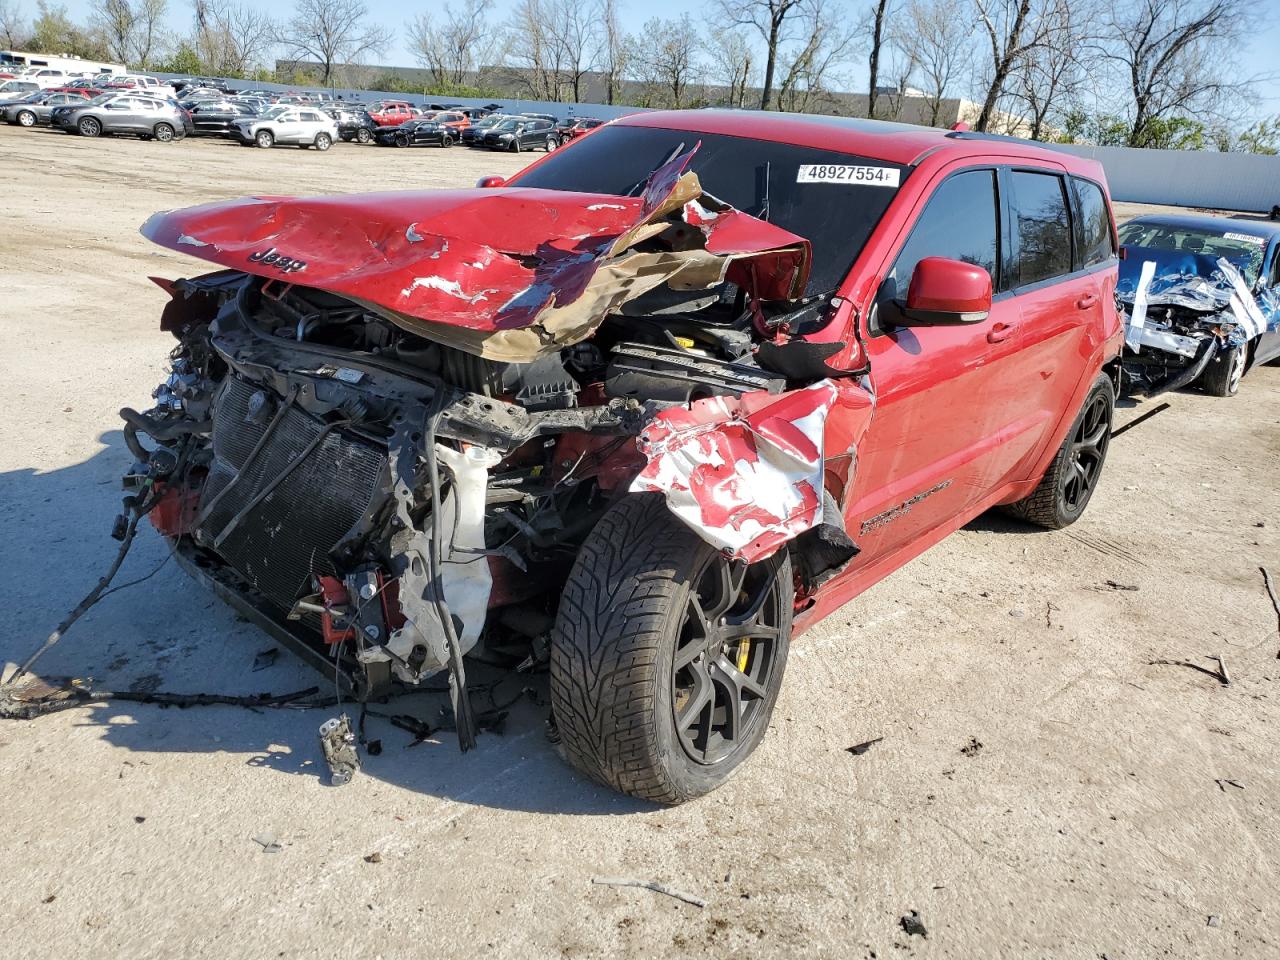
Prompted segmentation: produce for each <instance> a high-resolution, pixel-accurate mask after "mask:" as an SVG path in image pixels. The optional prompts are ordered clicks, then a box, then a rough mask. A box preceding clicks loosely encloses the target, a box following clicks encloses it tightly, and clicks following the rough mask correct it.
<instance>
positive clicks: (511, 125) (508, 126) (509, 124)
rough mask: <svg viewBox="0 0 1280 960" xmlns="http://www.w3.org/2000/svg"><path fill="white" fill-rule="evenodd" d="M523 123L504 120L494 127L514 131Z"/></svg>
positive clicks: (562, 188) (558, 188) (566, 188)
mask: <svg viewBox="0 0 1280 960" xmlns="http://www.w3.org/2000/svg"><path fill="white" fill-rule="evenodd" d="M521 122H522V121H520V120H503V121H502V122H501V123H499V124H497V125H496V126H495V127H494V129H495V130H514V129H515V128H516V127H518V126H519V125H520V123H521ZM539 186H541V184H539ZM552 189H554V190H568V189H569V188H568V187H553V188H552Z"/></svg>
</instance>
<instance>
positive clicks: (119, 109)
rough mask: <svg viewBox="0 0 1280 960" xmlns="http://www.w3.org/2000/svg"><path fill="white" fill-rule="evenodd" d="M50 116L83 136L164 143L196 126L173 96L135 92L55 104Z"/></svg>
mask: <svg viewBox="0 0 1280 960" xmlns="http://www.w3.org/2000/svg"><path fill="white" fill-rule="evenodd" d="M49 119H50V123H51V124H52V125H53V126H54V127H56V128H59V129H62V130H66V131H67V132H69V133H78V134H80V135H81V136H82V137H97V136H102V135H103V134H131V135H133V136H136V137H139V138H141V139H143V140H153V139H154V140H159V141H160V142H161V143H169V142H170V141H173V140H181V139H182V138H183V137H185V136H186V135H187V134H189V133H191V132H192V131H193V129H194V128H193V127H192V125H191V118H190V117H189V116H188V115H187V112H186V111H185V110H183V109H182V108H181V107H179V106H178V105H177V103H175V102H173V101H172V100H161V99H159V98H156V97H148V96H145V95H143V94H133V93H126V94H113V95H111V96H106V97H99V98H98V99H96V100H90V101H88V102H87V103H84V104H69V105H67V106H63V107H55V108H54V109H53V111H52V112H51V113H50V115H49Z"/></svg>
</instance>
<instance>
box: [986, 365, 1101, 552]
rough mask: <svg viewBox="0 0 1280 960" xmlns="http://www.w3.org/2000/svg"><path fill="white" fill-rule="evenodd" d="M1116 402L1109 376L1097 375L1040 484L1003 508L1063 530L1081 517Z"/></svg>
mask: <svg viewBox="0 0 1280 960" xmlns="http://www.w3.org/2000/svg"><path fill="white" fill-rule="evenodd" d="M1115 405H1116V397H1115V391H1114V389H1113V388H1112V386H1111V378H1110V377H1109V376H1107V374H1105V373H1100V374H1098V377H1097V379H1096V380H1094V382H1093V386H1092V387H1091V388H1090V389H1089V393H1088V395H1087V396H1086V397H1085V398H1084V404H1083V405H1082V406H1081V408H1080V412H1079V413H1078V414H1077V415H1076V419H1075V423H1073V424H1072V425H1071V429H1070V430H1069V431H1068V432H1067V438H1066V440H1064V441H1063V442H1062V447H1061V448H1060V449H1059V450H1058V453H1057V455H1056V456H1055V457H1054V458H1053V462H1052V463H1051V464H1049V469H1048V470H1046V471H1045V474H1044V477H1043V478H1042V479H1041V480H1040V484H1039V486H1037V487H1036V488H1035V490H1034V491H1032V493H1031V496H1029V497H1026V498H1025V499H1023V500H1018V501H1017V502H1015V503H1011V504H1008V505H1007V506H1006V507H1005V509H1006V510H1007V511H1008V512H1009V513H1012V514H1013V515H1014V516H1016V517H1019V518H1021V519H1023V520H1026V521H1027V522H1029V523H1034V524H1035V525H1036V526H1039V527H1046V528H1048V529H1050V530H1061V529H1062V528H1063V527H1068V526H1070V525H1071V524H1073V523H1075V522H1076V521H1077V520H1079V519H1080V516H1081V514H1083V513H1084V508H1085V507H1086V506H1088V504H1089V499H1090V498H1091V497H1092V496H1093V491H1094V489H1095V488H1096V487H1097V485H1098V479H1099V478H1100V477H1101V476H1102V465H1103V463H1105V462H1106V459H1107V449H1108V448H1109V447H1110V445H1111V418H1112V414H1113V413H1114V412H1115Z"/></svg>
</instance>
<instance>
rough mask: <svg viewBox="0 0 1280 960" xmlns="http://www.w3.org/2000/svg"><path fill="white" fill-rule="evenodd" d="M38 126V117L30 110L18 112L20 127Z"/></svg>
mask: <svg viewBox="0 0 1280 960" xmlns="http://www.w3.org/2000/svg"><path fill="white" fill-rule="evenodd" d="M35 125H36V115H35V114H34V113H32V112H31V111H30V110H19V111H18V126H20V127H34V126H35Z"/></svg>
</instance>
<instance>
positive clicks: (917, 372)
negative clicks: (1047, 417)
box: [845, 162, 1023, 565]
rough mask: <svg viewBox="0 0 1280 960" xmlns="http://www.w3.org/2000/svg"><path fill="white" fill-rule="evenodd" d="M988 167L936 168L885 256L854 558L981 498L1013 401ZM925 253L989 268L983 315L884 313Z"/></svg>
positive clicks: (1002, 259) (1010, 331) (1008, 304)
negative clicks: (900, 321) (932, 321)
mask: <svg viewBox="0 0 1280 960" xmlns="http://www.w3.org/2000/svg"><path fill="white" fill-rule="evenodd" d="M999 186H1000V179H999V176H998V170H997V168H996V166H995V165H994V164H993V165H990V166H987V165H978V166H974V165H973V164H972V163H971V162H970V163H969V164H960V165H957V166H954V167H949V168H945V169H944V170H943V171H941V172H939V173H938V174H937V175H936V177H935V179H934V182H933V184H932V185H931V189H930V192H929V194H928V197H927V199H926V200H925V201H924V203H923V207H922V208H921V209H920V211H919V213H918V214H917V216H916V219H915V221H914V224H913V225H912V226H911V228H910V230H909V233H908V234H907V236H906V238H905V240H904V241H903V242H902V243H901V245H900V247H899V248H898V251H897V253H896V254H895V255H894V258H893V261H892V264H893V265H892V267H890V268H889V270H888V272H887V275H886V278H885V280H884V282H883V283H882V284H881V287H880V290H879V292H878V294H877V296H876V301H875V304H874V305H873V307H872V310H871V313H870V315H869V321H870V330H869V336H868V337H867V341H866V349H867V354H868V357H869V360H870V369H871V374H870V376H871V381H872V385H873V390H874V393H875V395H876V410H875V415H874V418H873V421H872V423H873V426H872V428H871V430H870V431H868V433H867V436H866V438H865V439H864V441H863V443H862V444H861V445H860V447H859V449H858V451H857V458H858V459H857V466H856V469H855V472H854V489H853V496H852V497H848V498H846V502H845V520H846V524H847V527H848V530H849V534H850V536H852V537H853V539H854V540H855V541H856V542H857V543H858V545H859V546H860V547H861V548H862V559H860V561H859V564H860V565H865V564H866V563H869V562H873V561H874V560H875V559H877V558H879V557H881V556H884V555H886V554H889V553H892V552H893V551H895V550H897V549H899V548H901V547H904V546H906V545H908V544H910V543H911V542H913V541H914V540H916V539H917V538H918V537H919V536H920V535H922V534H923V533H925V532H926V531H928V530H931V529H933V528H934V527H936V526H938V525H940V524H942V523H944V522H946V521H947V520H949V519H951V518H952V517H954V516H955V515H956V514H959V513H962V512H964V511H965V510H966V509H968V508H970V507H972V506H973V504H974V503H976V502H977V501H978V500H980V499H982V498H983V497H984V496H986V495H987V494H988V493H989V492H990V491H991V489H992V487H993V485H994V484H995V482H996V479H997V474H998V472H999V469H998V466H997V465H996V464H995V461H996V460H998V458H999V456H1000V445H1001V443H1002V442H1003V441H1004V438H1003V437H1002V436H1000V435H999V433H998V431H996V430H995V429H994V424H995V423H996V421H997V419H998V414H997V413H996V411H997V410H999V409H1001V408H1006V407H1016V405H1017V403H1018V395H1019V393H1020V392H1021V391H1022V390H1023V385H1021V384H1020V383H1019V382H1018V379H1017V377H1016V376H1015V375H1014V373H1013V367H1014V366H1015V361H1014V358H1015V357H1016V352H1017V347H1018V321H1019V314H1018V307H1017V304H1015V303H1014V302H1013V299H1012V296H1011V293H1010V291H1009V289H1008V285H1009V281H1008V277H1007V273H1008V265H1007V262H1006V261H1007V252H1006V251H1007V247H1006V246H1005V244H1004V242H1003V240H1004V236H1005V234H1006V232H1007V211H1006V208H1005V205H1004V203H1003V198H1002V196H1001V193H1000V190H999ZM924 257H947V258H949V259H953V260H961V261H964V262H967V263H972V264H977V265H980V266H982V267H983V268H985V269H986V270H987V272H988V273H989V274H991V277H992V290H993V294H994V296H993V301H992V308H991V312H990V314H989V315H988V317H987V318H986V319H985V320H983V321H981V322H979V323H973V324H965V325H953V326H938V327H905V326H898V325H896V324H895V323H894V319H895V317H900V314H899V313H897V309H898V308H897V306H896V303H897V302H901V301H904V300H905V299H906V296H907V289H908V286H909V284H910V281H911V274H912V272H913V271H914V269H915V265H916V263H918V262H919V261H920V260H921V259H923V258H924Z"/></svg>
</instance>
